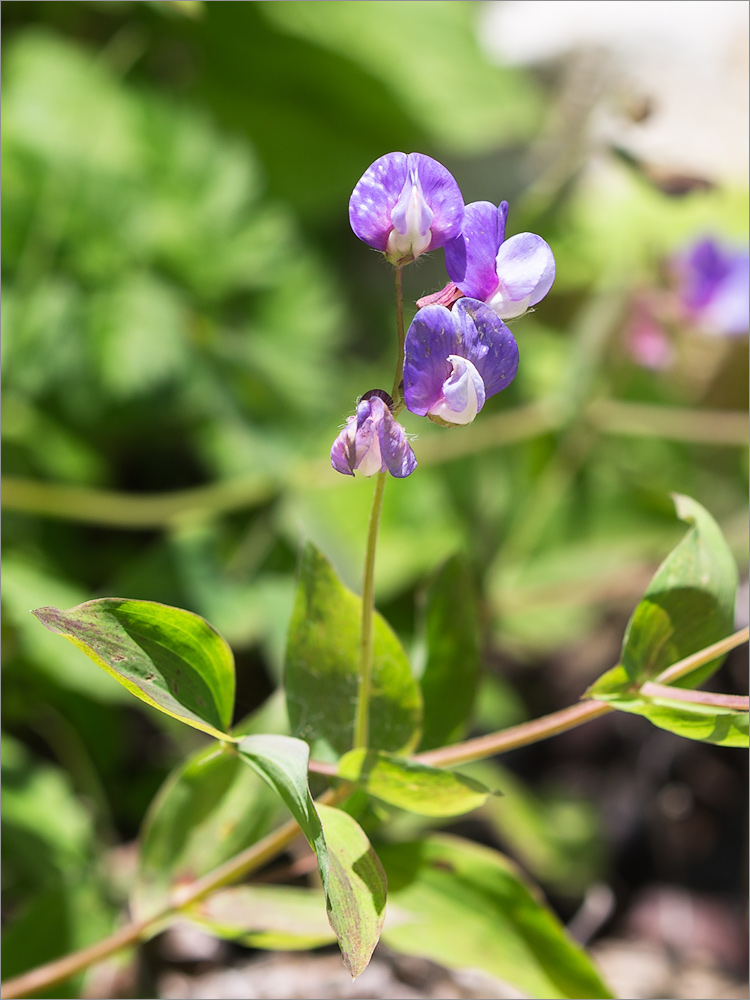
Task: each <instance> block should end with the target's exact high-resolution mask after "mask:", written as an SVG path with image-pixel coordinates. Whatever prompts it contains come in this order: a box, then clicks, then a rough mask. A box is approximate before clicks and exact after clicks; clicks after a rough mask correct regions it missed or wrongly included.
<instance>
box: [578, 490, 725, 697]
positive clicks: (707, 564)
mask: <svg viewBox="0 0 750 1000" xmlns="http://www.w3.org/2000/svg"><path fill="white" fill-rule="evenodd" d="M674 501H675V507H676V509H677V514H678V516H679V517H680V519H681V520H683V521H687V522H688V523H689V524H691V525H692V527H691V528H690V530H689V531H688V532H687V534H686V535H685V536H684V538H683V539H682V540H681V541H680V542H679V544H678V545H677V546H676V547H675V548H674V549H673V550H672V552H670V554H669V555H668V556H667V558H666V559H665V560H664V562H663V563H662V564H661V566H660V567H659V569H658V570H657V572H656V575H655V576H654V578H653V579H652V581H651V583H650V584H649V586H648V588H647V589H646V593H645V594H644V595H643V599H642V600H641V602H640V603H639V604H638V606H637V607H636V609H635V611H634V612H633V615H632V617H631V619H630V622H629V623H628V627H627V629H626V631H625V638H624V641H623V647H622V656H621V665H622V671H623V672H622V673H613V671H611V670H610V671H608V672H607V673H606V674H605V675H604V676H603V677H601V678H600V679H599V680H598V681H597V682H596V683H594V684H593V685H592V686H591V687H590V688H589V689H588V691H587V692H586V694H587V696H588V697H591V698H606V699H607V700H611V698H612V695H614V694H616V693H618V683H619V682H620V681H621V684H620V687H619V691H620V692H621V693H627V694H633V693H634V692H635V690H636V688H637V687H638V686H640V685H641V684H642V683H643V682H644V681H647V680H650V679H653V678H655V677H657V676H658V675H659V674H660V673H661V672H662V671H663V670H666V668H667V667H669V666H671V665H672V664H673V663H677V662H678V661H679V660H682V659H684V658H685V657H686V656H690V655H691V654H692V653H696V652H698V651H699V650H701V649H704V648H705V647H706V646H710V645H711V644H712V643H714V642H717V641H718V640H719V639H723V638H724V637H725V636H727V635H728V634H729V633H730V632H731V631H732V625H733V620H734V602H735V594H736V590H737V567H736V565H735V562H734V559H733V558H732V553H731V552H730V550H729V546H728V545H727V543H726V541H725V539H724V536H723V535H722V533H721V530H720V528H719V526H718V525H717V524H716V522H715V521H714V519H713V518H712V517H711V515H710V514H709V513H708V512H707V511H706V510H705V509H704V508H703V507H701V505H700V504H699V503H697V502H696V501H695V500H691V499H690V497H686V496H679V495H675V497H674ZM720 663H721V659H716V660H713V661H712V662H711V663H707V664H704V665H703V666H700V667H697V668H696V669H695V670H693V671H692V672H691V673H689V674H687V675H686V676H685V677H682V678H681V679H680V680H679V681H676V682H675V683H676V684H678V685H679V686H680V687H695V686H696V685H698V684H700V683H701V682H702V681H704V680H705V679H706V678H707V677H709V676H710V675H711V674H712V673H713V672H714V671H715V670H716V669H717V668H718V667H719V665H720ZM617 670H619V668H615V671H617Z"/></svg>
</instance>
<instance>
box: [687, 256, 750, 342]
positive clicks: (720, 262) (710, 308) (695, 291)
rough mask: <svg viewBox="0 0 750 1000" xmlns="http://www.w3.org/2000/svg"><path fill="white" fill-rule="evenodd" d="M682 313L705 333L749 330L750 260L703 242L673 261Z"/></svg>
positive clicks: (737, 332) (738, 333) (730, 332)
mask: <svg viewBox="0 0 750 1000" xmlns="http://www.w3.org/2000/svg"><path fill="white" fill-rule="evenodd" d="M673 267H674V271H675V274H676V276H677V282H678V287H677V294H678V297H679V300H680V304H681V306H682V309H683V311H684V313H685V314H686V315H687V317H688V318H689V319H690V320H691V322H693V323H695V325H696V326H699V327H701V328H702V329H703V330H705V331H706V332H707V333H716V334H726V335H730V336H731V335H741V334H743V333H747V332H748V327H749V326H750V257H749V255H748V252H747V250H733V249H728V248H727V247H724V246H722V245H721V244H720V243H718V242H717V241H716V240H712V239H704V240H701V241H700V242H699V243H695V244H694V245H693V246H692V247H691V248H690V249H689V250H687V251H686V252H685V253H682V254H679V255H678V256H676V257H675V258H674V260H673Z"/></svg>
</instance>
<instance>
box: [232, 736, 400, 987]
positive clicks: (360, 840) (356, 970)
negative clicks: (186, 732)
mask: <svg viewBox="0 0 750 1000" xmlns="http://www.w3.org/2000/svg"><path fill="white" fill-rule="evenodd" d="M237 751H238V752H239V754H240V755H241V757H242V759H243V760H245V761H246V762H247V763H248V764H249V765H250V766H251V767H252V768H254V769H255V770H256V771H257V772H258V774H259V775H260V776H261V777H262V778H263V779H264V780H265V781H267V782H268V784H269V785H271V787H272V788H274V789H275V790H276V791H277V792H278V793H279V795H280V796H281V797H282V798H283V800H284V802H286V804H287V806H288V807H289V810H290V812H291V813H292V815H293V816H294V818H295V820H296V821H297V822H298V823H299V825H300V829H301V830H302V832H303V834H304V835H305V837H306V838H307V841H308V843H309V844H310V846H311V847H312V849H313V850H314V851H315V854H316V855H317V858H318V868H319V870H320V877H321V880H322V882H323V889H324V891H325V895H326V905H327V909H328V919H329V921H330V924H331V927H332V928H333V929H334V931H335V933H336V937H337V938H338V941H339V945H340V947H341V954H342V956H343V959H344V963H345V965H346V967H347V968H348V969H349V971H350V972H351V974H352V976H358V975H359V974H360V972H362V971H363V970H364V969H365V968H366V967H367V963H368V962H369V961H370V956H371V955H372V952H373V949H374V948H375V945H376V944H377V942H378V937H379V935H380V929H381V927H382V922H383V918H384V911H385V876H384V875H383V871H382V868H381V866H380V862H379V861H378V859H377V857H376V855H375V852H374V851H373V850H372V847H371V846H370V842H369V841H368V839H367V837H366V836H365V834H364V832H363V831H362V829H361V828H360V826H359V824H358V823H357V822H356V820H354V819H352V817H351V816H349V815H348V814H346V813H343V812H341V811H340V810H338V809H331V808H328V807H326V806H321V805H318V811H317V812H316V808H315V804H314V803H313V801H312V798H311V797H310V792H309V789H308V786H307V762H308V758H309V748H308V746H307V744H306V743H305V742H304V741H303V740H298V739H294V738H293V737H290V736H274V735H262V736H247V737H246V738H245V739H243V740H242V742H240V743H238V744H237ZM321 823H324V824H325V826H322V825H321ZM324 830H325V834H324Z"/></svg>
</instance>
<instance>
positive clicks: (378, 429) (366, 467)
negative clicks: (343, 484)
mask: <svg viewBox="0 0 750 1000" xmlns="http://www.w3.org/2000/svg"><path fill="white" fill-rule="evenodd" d="M379 392H380V390H373V394H370V393H365V396H363V397H362V399H361V400H360V401H359V403H358V404H357V412H356V414H354V415H353V416H351V417H348V418H347V421H346V427H345V428H344V429H343V430H342V431H341V433H340V434H339V436H338V437H337V438H336V440H335V441H334V442H333V447H332V448H331V465H332V466H333V467H334V469H336V471H337V472H342V473H343V474H344V475H345V476H353V475H354V473H355V471H357V472H360V473H361V474H362V475H363V476H374V475H375V473H376V472H386V470H387V471H388V472H390V473H391V475H392V476H396V478H397V479H403V478H404V477H405V476H409V475H411V473H412V472H413V471H414V469H415V468H416V467H417V460H416V458H415V457H414V452H413V451H412V449H411V446H410V444H409V442H408V441H407V440H406V434H405V432H404V429H403V427H402V426H401V424H399V423H397V422H396V421H395V420H394V419H393V416H392V415H391V411H390V409H389V408H388V405H387V403H386V402H384V400H383V399H382V398H381V396H380V395H376V394H375V393H379ZM386 395H387V394H386V393H383V396H386ZM389 398H390V397H389Z"/></svg>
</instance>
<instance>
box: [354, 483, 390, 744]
mask: <svg viewBox="0 0 750 1000" xmlns="http://www.w3.org/2000/svg"><path fill="white" fill-rule="evenodd" d="M385 477H386V473H385V472H379V473H378V474H377V476H376V477H375V493H374V494H373V497H372V508H371V509H370V523H369V525H368V527H367V548H366V550H365V568H364V573H363V575H362V627H361V629H360V634H359V684H358V687H357V709H356V714H355V717H354V748H355V749H356V748H357V747H366V746H367V741H368V739H369V735H370V734H369V728H370V688H371V687H372V645H373V636H372V616H373V613H374V611H375V552H376V549H377V543H378V527H379V525H380V512H381V510H382V509H383V492H384V490H385Z"/></svg>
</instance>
